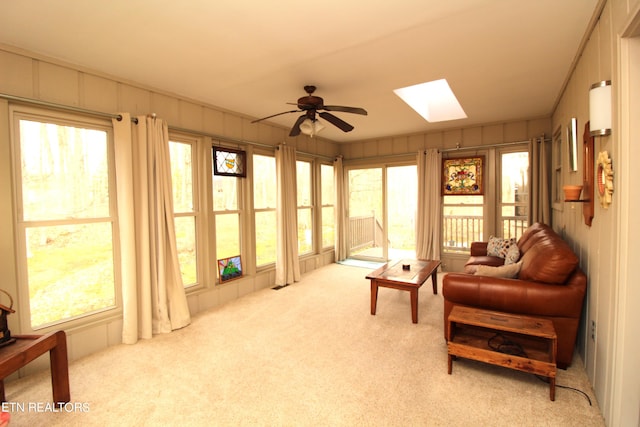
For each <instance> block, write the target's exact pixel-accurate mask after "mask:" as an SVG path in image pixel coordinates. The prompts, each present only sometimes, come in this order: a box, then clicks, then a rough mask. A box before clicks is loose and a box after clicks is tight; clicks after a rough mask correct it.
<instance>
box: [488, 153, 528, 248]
mask: <svg viewBox="0 0 640 427" xmlns="http://www.w3.org/2000/svg"><path fill="white" fill-rule="evenodd" d="M500 157H501V159H502V162H501V165H500V171H501V179H500V182H501V186H500V211H499V212H500V218H499V221H500V223H499V224H496V230H497V231H496V234H497V235H500V236H502V237H503V238H505V239H508V238H512V237H513V238H516V239H518V238H520V236H521V235H522V233H523V232H524V230H525V229H526V228H527V227H528V226H529V221H528V218H529V152H528V151H518V152H511V153H506V152H503V153H501V155H500Z"/></svg>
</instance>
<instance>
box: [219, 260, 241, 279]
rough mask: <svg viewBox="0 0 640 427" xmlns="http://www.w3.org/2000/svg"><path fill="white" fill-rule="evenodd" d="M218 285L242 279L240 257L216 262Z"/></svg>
mask: <svg viewBox="0 0 640 427" xmlns="http://www.w3.org/2000/svg"><path fill="white" fill-rule="evenodd" d="M218 272H219V273H220V283H223V282H228V281H229V280H233V279H239V278H241V277H242V259H241V258H240V255H238V256H232V257H229V258H222V259H219V260H218Z"/></svg>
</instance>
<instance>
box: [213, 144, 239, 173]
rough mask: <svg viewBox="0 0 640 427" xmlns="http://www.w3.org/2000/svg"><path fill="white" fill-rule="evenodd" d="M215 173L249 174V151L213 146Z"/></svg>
mask: <svg viewBox="0 0 640 427" xmlns="http://www.w3.org/2000/svg"><path fill="white" fill-rule="evenodd" d="M213 174H214V175H225V176H239V177H242V178H244V177H246V176H247V153H246V152H245V151H242V150H233V149H231V148H221V147H213Z"/></svg>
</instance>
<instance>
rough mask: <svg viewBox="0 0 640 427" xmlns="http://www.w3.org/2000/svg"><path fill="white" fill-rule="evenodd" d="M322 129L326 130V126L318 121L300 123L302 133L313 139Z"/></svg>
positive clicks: (307, 120)
mask: <svg viewBox="0 0 640 427" xmlns="http://www.w3.org/2000/svg"><path fill="white" fill-rule="evenodd" d="M322 129H324V125H323V124H322V123H320V120H318V119H316V120H311V119H305V120H304V121H303V122H302V123H300V131H301V132H302V133H304V134H305V135H309V136H310V137H312V138H313V137H314V136H315V135H317V134H318V132H320V131H321V130H322Z"/></svg>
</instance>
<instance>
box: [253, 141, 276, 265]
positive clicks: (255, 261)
mask: <svg viewBox="0 0 640 427" xmlns="http://www.w3.org/2000/svg"><path fill="white" fill-rule="evenodd" d="M256 156H262V157H268V158H271V159H273V164H274V166H275V164H276V157H275V153H274V152H269V151H266V150H255V151H254V152H253V153H251V157H250V158H251V164H250V168H251V174H250V175H251V189H252V193H251V196H252V197H251V206H252V221H253V240H252V242H253V250H254V256H253V260H252V261H253V265H254V266H255V269H256V271H257V272H260V271H263V270H267V269H272V268H274V267H275V263H276V260H275V256H274V259H273V261H271V262H267V263H264V264H258V234H257V233H258V228H257V222H256V219H257V218H256V214H259V213H263V212H273V214H274V215H275V216H276V226H277V215H278V212H277V209H278V206H277V205H278V202H277V194H276V200H275V203H274V206H273V208H271V207H266V208H263V207H259V208H258V207H256V203H255V202H256V194H255V190H256V175H255V158H256ZM277 183H278V177H277V170H276V168H275V167H274V177H273V185H274V187H273V188H277ZM275 238H276V239H277V233H276V236H275ZM276 244H277V242H276V241H274V245H276ZM274 247H275V246H274ZM274 253H275V251H274Z"/></svg>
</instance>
